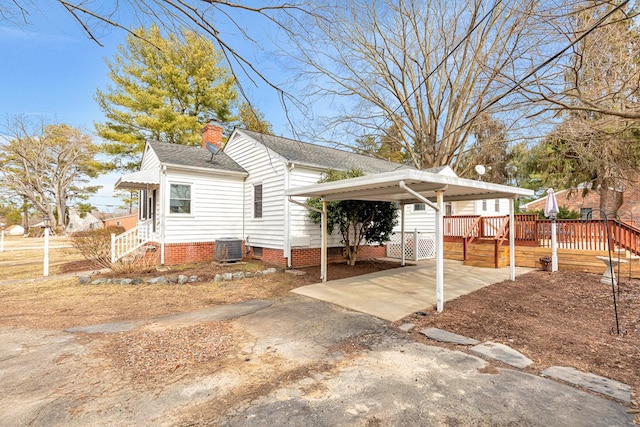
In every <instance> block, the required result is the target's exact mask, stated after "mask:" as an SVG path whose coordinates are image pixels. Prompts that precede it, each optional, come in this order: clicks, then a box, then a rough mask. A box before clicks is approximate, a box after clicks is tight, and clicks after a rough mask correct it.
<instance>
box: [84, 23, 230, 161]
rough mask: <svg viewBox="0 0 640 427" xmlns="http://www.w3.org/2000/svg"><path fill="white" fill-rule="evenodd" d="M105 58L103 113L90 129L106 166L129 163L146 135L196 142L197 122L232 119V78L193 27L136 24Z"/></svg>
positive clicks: (199, 125)
mask: <svg viewBox="0 0 640 427" xmlns="http://www.w3.org/2000/svg"><path fill="white" fill-rule="evenodd" d="M106 62H107V65H108V66H109V70H110V73H109V77H110V79H111V81H112V85H109V86H108V87H107V88H106V89H105V90H98V92H97V94H96V101H97V102H98V105H99V106H100V108H101V109H102V111H103V112H104V113H105V116H106V121H105V122H104V123H98V124H96V131H97V134H98V135H99V136H100V137H102V138H103V139H105V140H106V141H107V143H106V144H105V151H106V152H107V153H108V154H110V155H112V156H114V158H115V159H116V160H115V162H114V163H113V164H111V165H110V166H111V167H112V168H121V169H130V170H131V169H135V168H136V167H137V166H138V155H139V154H140V153H142V150H143V148H144V144H145V141H146V140H147V139H155V140H158V141H165V142H170V143H176V144H187V145H197V144H199V143H200V138H201V134H200V131H201V128H202V126H203V124H205V123H207V122H209V121H210V120H212V119H215V120H217V121H219V122H221V123H229V122H231V121H232V120H233V119H234V117H233V114H232V111H233V109H234V107H235V105H236V102H237V97H238V96H237V92H236V89H235V85H234V80H233V78H232V76H231V75H230V73H229V72H228V70H227V68H226V67H224V66H223V65H221V56H220V54H219V53H218V52H217V51H216V49H215V47H214V45H213V43H212V42H211V41H209V40H207V39H206V38H204V37H202V36H200V35H198V34H196V33H195V32H193V31H188V30H182V32H181V33H180V34H170V35H169V36H166V37H165V36H163V34H162V33H161V31H160V29H159V28H158V27H157V26H152V27H151V28H149V29H144V28H139V29H137V30H135V31H134V32H133V34H131V35H129V36H128V37H127V40H126V43H125V45H123V46H120V47H119V53H118V54H116V55H115V57H114V58H113V60H107V61H106Z"/></svg>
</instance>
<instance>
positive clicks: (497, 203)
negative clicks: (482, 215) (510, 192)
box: [493, 199, 500, 212]
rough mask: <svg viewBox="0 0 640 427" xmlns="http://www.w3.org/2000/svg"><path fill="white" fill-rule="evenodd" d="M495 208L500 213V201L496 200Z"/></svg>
mask: <svg viewBox="0 0 640 427" xmlns="http://www.w3.org/2000/svg"><path fill="white" fill-rule="evenodd" d="M493 206H494V208H495V210H496V212H500V199H496V200H495V202H494V205H493Z"/></svg>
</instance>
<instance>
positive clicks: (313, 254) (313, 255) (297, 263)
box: [291, 246, 387, 267]
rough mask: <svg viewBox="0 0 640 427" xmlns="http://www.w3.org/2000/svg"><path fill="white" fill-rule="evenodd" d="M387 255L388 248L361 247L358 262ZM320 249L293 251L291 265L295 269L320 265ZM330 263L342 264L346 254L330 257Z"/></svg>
mask: <svg viewBox="0 0 640 427" xmlns="http://www.w3.org/2000/svg"><path fill="white" fill-rule="evenodd" d="M386 254H387V248H386V247H385V246H361V247H360V252H359V253H358V261H362V260H366V259H372V258H383V257H385V256H386ZM320 255H321V251H320V248H304V249H293V250H292V251H291V265H292V266H293V267H311V266H315V265H320ZM327 260H328V262H330V263H331V262H342V261H344V254H342V255H334V256H329V257H328V259H327Z"/></svg>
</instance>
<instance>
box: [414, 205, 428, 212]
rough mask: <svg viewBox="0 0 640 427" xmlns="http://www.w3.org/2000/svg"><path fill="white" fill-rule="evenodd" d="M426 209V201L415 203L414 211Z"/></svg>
mask: <svg viewBox="0 0 640 427" xmlns="http://www.w3.org/2000/svg"><path fill="white" fill-rule="evenodd" d="M424 210H426V206H425V205H424V203H416V204H415V205H413V211H414V212H415V211H424Z"/></svg>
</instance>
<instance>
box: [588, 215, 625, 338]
mask: <svg viewBox="0 0 640 427" xmlns="http://www.w3.org/2000/svg"><path fill="white" fill-rule="evenodd" d="M594 210H598V211H600V213H602V215H604V223H605V226H606V230H607V248H608V249H609V266H608V268H609V275H610V276H611V295H612V296H613V310H614V312H615V315H616V334H618V335H620V323H619V322H618V301H617V300H616V285H615V281H616V279H615V277H614V276H615V273H614V271H613V268H612V267H611V261H612V260H611V235H610V233H609V218H608V217H607V213H606V212H605V211H603V210H602V209H594Z"/></svg>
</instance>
